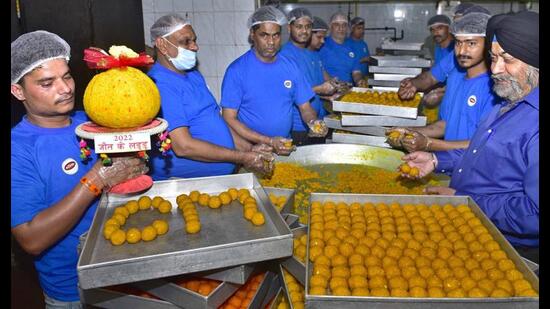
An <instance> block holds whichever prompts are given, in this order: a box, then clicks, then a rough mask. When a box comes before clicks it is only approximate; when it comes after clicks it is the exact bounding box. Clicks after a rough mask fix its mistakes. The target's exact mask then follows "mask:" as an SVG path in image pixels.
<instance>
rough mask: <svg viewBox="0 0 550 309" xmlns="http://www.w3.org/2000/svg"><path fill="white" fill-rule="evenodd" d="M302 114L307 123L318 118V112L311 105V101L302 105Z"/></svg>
mask: <svg viewBox="0 0 550 309" xmlns="http://www.w3.org/2000/svg"><path fill="white" fill-rule="evenodd" d="M299 110H300V115H301V117H302V120H303V121H304V122H305V123H309V122H310V121H312V120H317V112H316V111H315V110H314V109H313V107H311V104H309V102H307V103H304V104H302V105H300V107H299Z"/></svg>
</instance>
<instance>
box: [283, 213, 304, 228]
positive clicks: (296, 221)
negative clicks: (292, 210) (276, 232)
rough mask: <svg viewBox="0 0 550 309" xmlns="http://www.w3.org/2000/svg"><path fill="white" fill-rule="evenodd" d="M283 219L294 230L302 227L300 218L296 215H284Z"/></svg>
mask: <svg viewBox="0 0 550 309" xmlns="http://www.w3.org/2000/svg"><path fill="white" fill-rule="evenodd" d="M283 218H284V219H285V222H286V224H287V225H288V228H290V229H294V228H297V227H299V226H300V216H298V215H295V214H284V215H283Z"/></svg>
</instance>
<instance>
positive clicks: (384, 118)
mask: <svg viewBox="0 0 550 309" xmlns="http://www.w3.org/2000/svg"><path fill="white" fill-rule="evenodd" d="M350 91H352V92H368V91H372V89H368V88H358V87H354V88H352V89H351V90H350ZM378 92H391V91H388V90H378ZM332 109H333V111H335V112H341V113H342V115H341V116H336V115H329V116H326V117H325V118H324V120H325V122H326V124H327V127H329V128H332V129H335V130H338V131H335V132H334V133H333V135H332V142H333V143H349V144H362V145H371V146H378V147H386V148H390V145H389V144H388V143H386V137H385V131H386V129H388V128H390V127H397V126H399V127H401V126H403V127H419V126H425V125H426V117H425V116H418V108H417V107H401V106H389V105H380V104H376V103H358V102H345V101H340V100H339V99H337V100H334V101H333V102H332ZM341 130H343V131H346V132H343V131H341ZM357 133H358V134H357Z"/></svg>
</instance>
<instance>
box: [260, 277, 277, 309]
mask: <svg viewBox="0 0 550 309" xmlns="http://www.w3.org/2000/svg"><path fill="white" fill-rule="evenodd" d="M279 277H280V275H279V274H278V273H277V272H275V276H274V277H273V279H272V280H271V284H270V285H269V289H268V290H267V292H266V294H265V296H264V301H263V302H262V304H261V305H260V308H266V306H267V305H268V304H269V302H270V301H271V300H273V302H274V301H275V300H274V298H275V297H276V296H277V293H278V292H279V290H281V279H280V278H279ZM273 302H272V303H273Z"/></svg>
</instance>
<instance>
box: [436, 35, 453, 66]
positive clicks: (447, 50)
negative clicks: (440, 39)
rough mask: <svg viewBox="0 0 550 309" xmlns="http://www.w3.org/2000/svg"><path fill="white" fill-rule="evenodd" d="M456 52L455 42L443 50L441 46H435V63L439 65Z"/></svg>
mask: <svg viewBox="0 0 550 309" xmlns="http://www.w3.org/2000/svg"><path fill="white" fill-rule="evenodd" d="M454 51H455V41H454V40H452V41H451V43H449V45H448V46H447V47H446V48H441V47H440V46H439V44H435V63H438V62H439V61H440V60H441V59H443V58H444V57H445V56H447V55H448V54H453V53H454Z"/></svg>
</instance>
